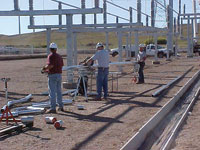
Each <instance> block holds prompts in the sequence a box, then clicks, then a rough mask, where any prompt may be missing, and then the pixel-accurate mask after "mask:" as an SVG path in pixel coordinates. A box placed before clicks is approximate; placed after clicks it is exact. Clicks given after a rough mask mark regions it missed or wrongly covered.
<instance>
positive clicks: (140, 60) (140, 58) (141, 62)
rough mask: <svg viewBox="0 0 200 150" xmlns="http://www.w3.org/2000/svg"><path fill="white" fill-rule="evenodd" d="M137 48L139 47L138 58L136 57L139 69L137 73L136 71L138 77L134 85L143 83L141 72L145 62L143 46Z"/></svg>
mask: <svg viewBox="0 0 200 150" xmlns="http://www.w3.org/2000/svg"><path fill="white" fill-rule="evenodd" d="M139 47H140V49H139V53H138V56H137V62H138V64H139V65H140V67H139V71H138V75H139V77H138V81H137V82H136V84H142V83H144V73H143V70H144V66H145V60H146V52H145V48H146V47H145V46H143V45H140V46H139Z"/></svg>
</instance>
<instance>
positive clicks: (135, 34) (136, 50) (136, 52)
mask: <svg viewBox="0 0 200 150" xmlns="http://www.w3.org/2000/svg"><path fill="white" fill-rule="evenodd" d="M134 41H135V46H134V48H135V58H137V55H138V52H139V46H138V45H139V40H138V31H135V32H134Z"/></svg>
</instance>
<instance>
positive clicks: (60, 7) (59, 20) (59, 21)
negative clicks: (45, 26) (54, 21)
mask: <svg viewBox="0 0 200 150" xmlns="http://www.w3.org/2000/svg"><path fill="white" fill-rule="evenodd" d="M58 9H59V10H61V9H62V3H61V2H59V3H58ZM58 24H59V25H62V15H58ZM59 29H62V28H59Z"/></svg>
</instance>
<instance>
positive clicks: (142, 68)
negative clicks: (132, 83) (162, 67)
mask: <svg viewBox="0 0 200 150" xmlns="http://www.w3.org/2000/svg"><path fill="white" fill-rule="evenodd" d="M139 65H140V68H139V71H138V74H139V78H138V79H139V82H141V83H144V73H143V70H144V66H145V63H144V62H140V63H139Z"/></svg>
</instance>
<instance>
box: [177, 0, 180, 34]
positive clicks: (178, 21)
mask: <svg viewBox="0 0 200 150" xmlns="http://www.w3.org/2000/svg"><path fill="white" fill-rule="evenodd" d="M180 14H181V0H179V14H178V18H177V26H178V29H177V30H178V31H177V32H178V33H179V34H180V32H181V31H180V16H179V15H180Z"/></svg>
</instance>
